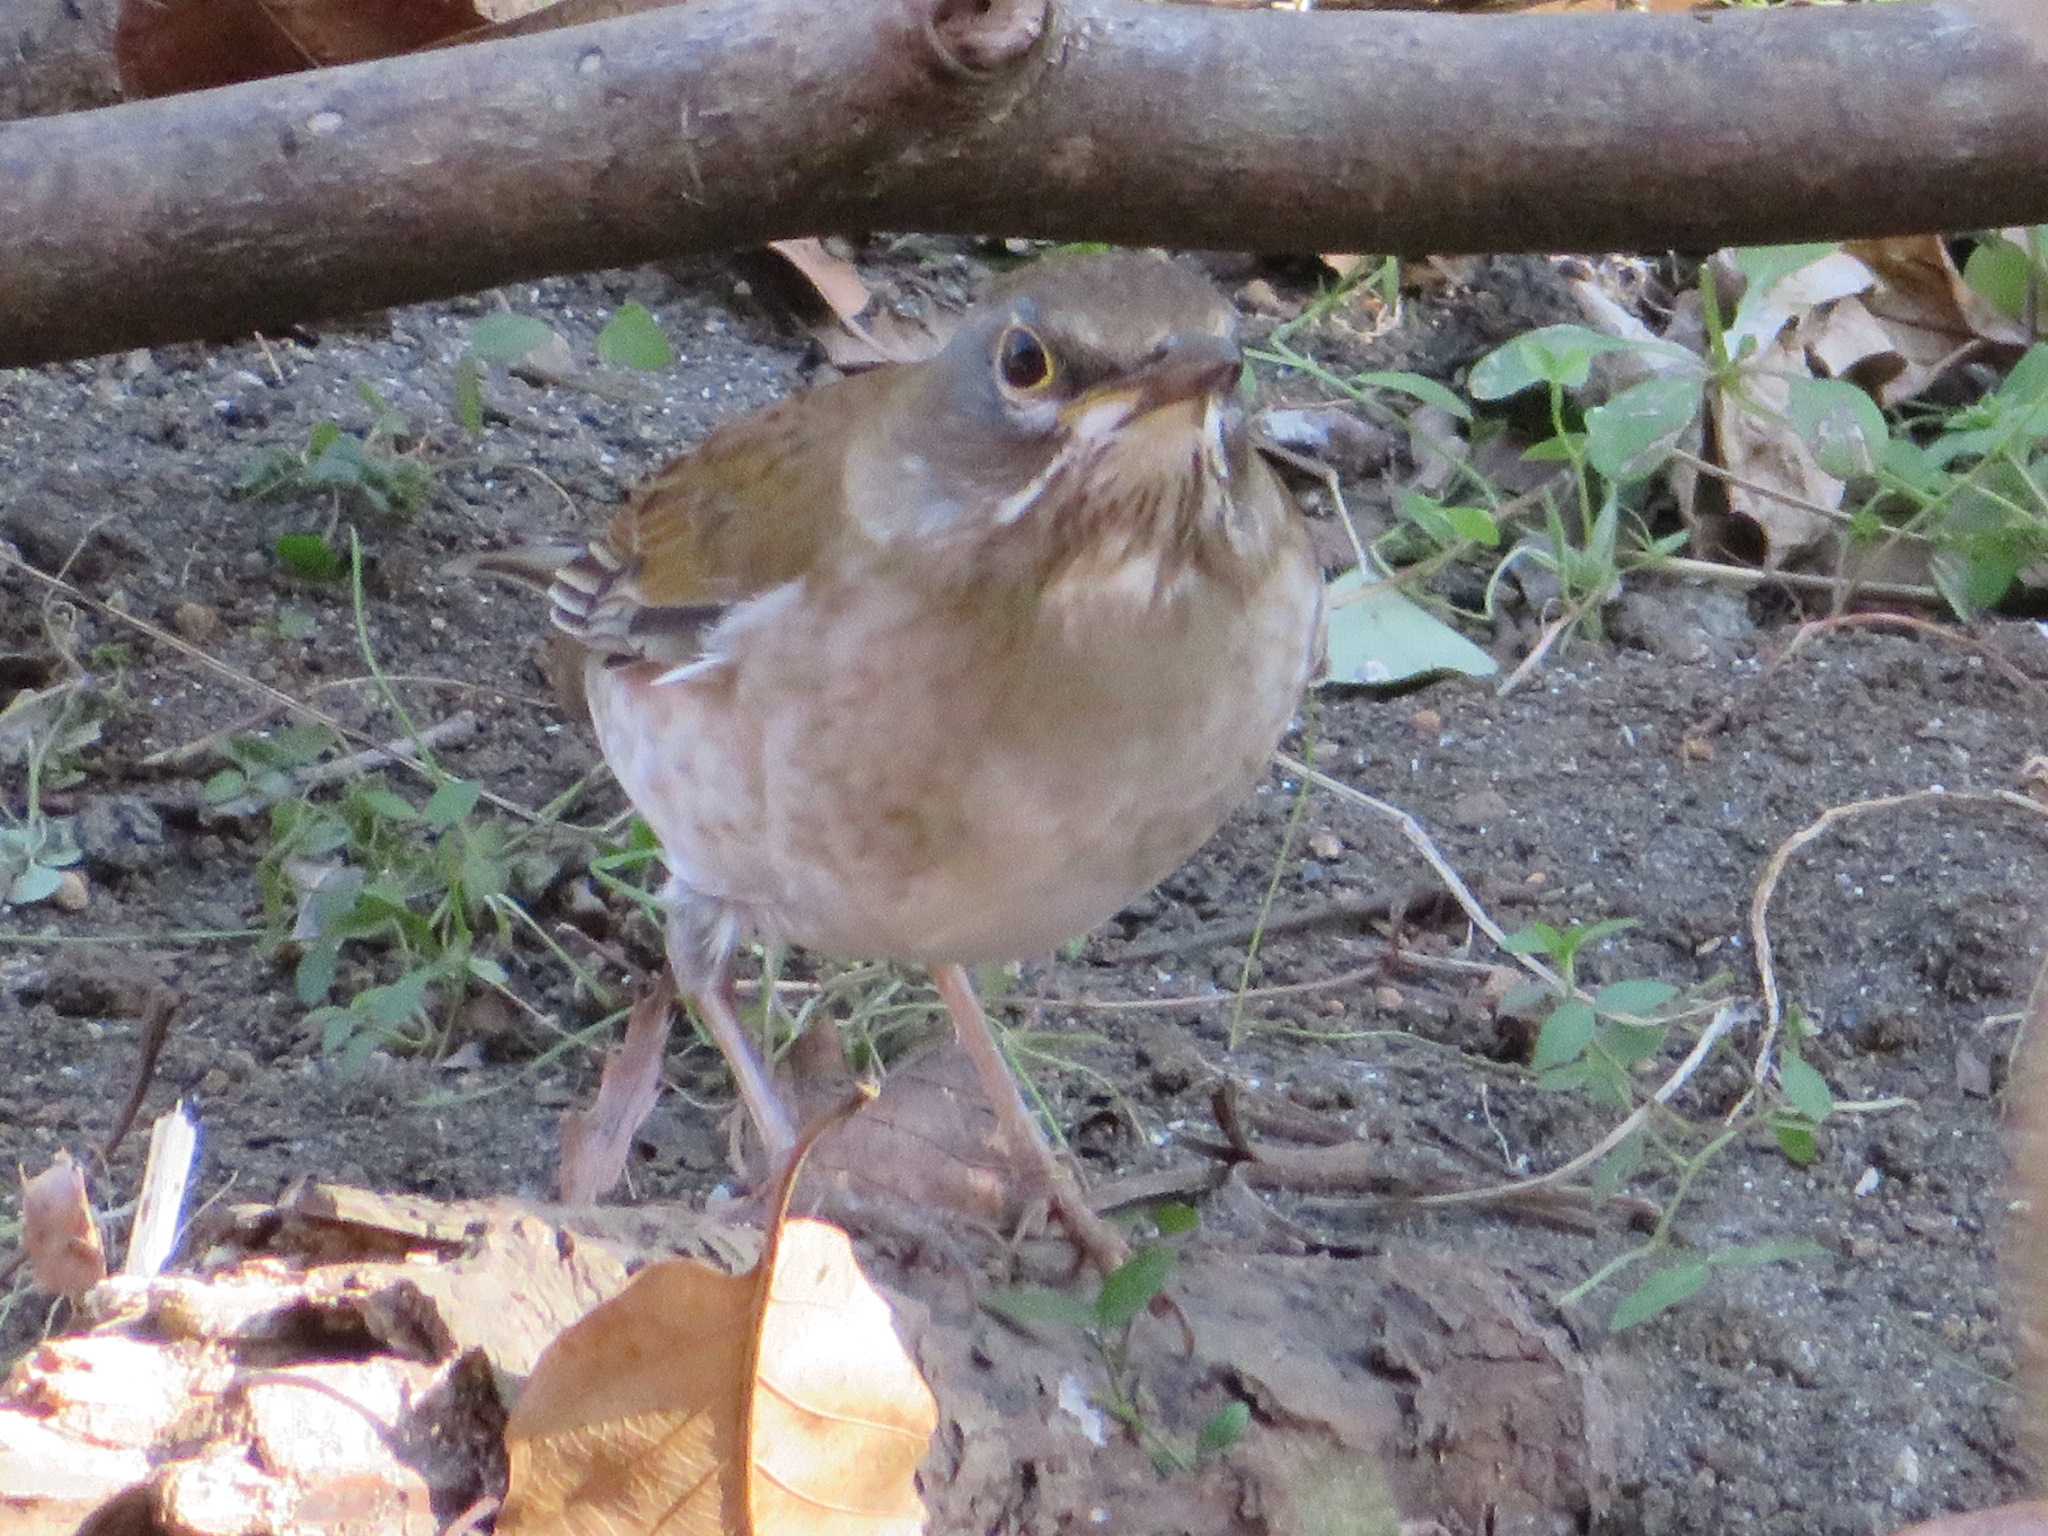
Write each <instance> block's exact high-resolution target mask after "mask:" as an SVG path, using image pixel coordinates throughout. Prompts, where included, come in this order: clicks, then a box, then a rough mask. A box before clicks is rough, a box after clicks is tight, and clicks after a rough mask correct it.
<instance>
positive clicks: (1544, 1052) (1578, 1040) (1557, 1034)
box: [1529, 998, 1594, 1072]
mask: <svg viewBox="0 0 2048 1536" xmlns="http://www.w3.org/2000/svg"><path fill="white" fill-rule="evenodd" d="M1593 1022H1594V1020H1593V1010H1592V1009H1591V1008H1589V1007H1587V1006H1586V1004H1584V1003H1582V1002H1580V1001H1579V1000H1578V999H1577V998H1573V999H1572V1000H1571V1001H1570V1002H1565V1003H1559V1004H1558V1005H1557V1007H1556V1008H1555V1009H1554V1010H1552V1012H1551V1015H1550V1017H1549V1018H1547V1019H1545V1020H1544V1021H1543V1028H1542V1029H1540V1030H1538V1031H1537V1033H1536V1052H1535V1054H1534V1055H1533V1056H1531V1057H1530V1058H1529V1065H1530V1067H1531V1068H1533V1069H1534V1070H1535V1071H1538V1072H1547V1071H1549V1070H1550V1069H1551V1068H1552V1067H1562V1066H1566V1065H1568V1064H1569V1063H1571V1062H1574V1061H1577V1060H1578V1059H1579V1057H1581V1056H1582V1055H1584V1054H1585V1051H1586V1047H1587V1046H1589V1045H1591V1044H1592V1043H1593Z"/></svg>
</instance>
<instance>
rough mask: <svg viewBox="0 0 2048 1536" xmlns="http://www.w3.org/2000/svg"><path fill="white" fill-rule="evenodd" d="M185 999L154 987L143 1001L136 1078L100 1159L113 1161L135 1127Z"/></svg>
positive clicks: (174, 993) (101, 1151)
mask: <svg viewBox="0 0 2048 1536" xmlns="http://www.w3.org/2000/svg"><path fill="white" fill-rule="evenodd" d="M182 1002H184V998H183V997H182V996H180V995H179V994H178V993H177V992H175V991H173V990H172V989H171V988H169V987H166V986H163V985H161V984H159V985H155V986H152V987H151V988H150V989H149V992H148V995H147V996H145V997H144V998H143V1000H142V1037H141V1039H140V1041H139V1042H138V1046H139V1050H138V1052H137V1055H136V1061H135V1079H134V1081H133V1082H132V1083H130V1084H129V1087H128V1099H127V1102H126V1103H124V1104H123V1105H122V1106H121V1112H120V1113H119V1114H117V1115H116V1116H114V1124H113V1126H112V1128H111V1129H109V1130H108V1132H107V1139H106V1140H105V1141H103V1142H101V1143H100V1160H101V1161H102V1162H111V1161H113V1157H114V1149H115V1148H116V1147H118V1146H120V1145H121V1141H122V1139H123V1138H124V1137H125V1136H127V1134H128V1130H129V1127H131V1126H133V1125H134V1124H135V1117H136V1116H137V1115H138V1114H140V1113H141V1111H142V1101H143V1099H144V1098H145V1097H147V1096H148V1093H149V1085H150V1081H151V1079H153V1078H154V1077H155V1076H156V1064H157V1060H158V1058H159V1057H161V1056H162V1055H163V1050H164V1042H165V1041H166V1040H168V1039H169V1038H170V1035H171V1021H172V1020H173V1019H175V1018H176V1017H177V1016H178V1005H179V1004H180V1003H182Z"/></svg>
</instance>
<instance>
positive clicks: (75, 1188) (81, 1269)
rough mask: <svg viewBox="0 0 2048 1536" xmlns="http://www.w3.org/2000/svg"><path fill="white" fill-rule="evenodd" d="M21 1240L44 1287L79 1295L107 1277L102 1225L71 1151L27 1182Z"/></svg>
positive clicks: (24, 1182) (24, 1183)
mask: <svg viewBox="0 0 2048 1536" xmlns="http://www.w3.org/2000/svg"><path fill="white" fill-rule="evenodd" d="M21 1243H22V1247H23V1249H24V1250H25V1251H26V1252H27V1254H28V1268H29V1273H30V1275H32V1276H33V1277H34V1279H35V1282H36V1284H37V1285H38V1286H40V1287H41V1288H42V1289H43V1290H46V1291H50V1292H53V1293H54V1294H56V1295H58V1296H79V1295H83V1294H84V1293H85V1292H86V1291H89V1290H91V1289H92V1288H93V1287H94V1286H96V1285H98V1284H99V1283H100V1281H102V1280H104V1279H106V1277H107V1255H106V1251H105V1249H103V1248H102V1247H101V1246H100V1229H99V1225H98V1223H96V1222H95V1221H94V1220H93V1217H92V1205H91V1204H90V1202H88V1201H87V1200H86V1198H85V1176H84V1175H83V1174H81V1173H80V1172H79V1171H78V1166H77V1164H75V1163H73V1162H72V1161H71V1154H70V1153H68V1152H59V1153H58V1154H57V1156H56V1160H55V1161H54V1162H52V1163H51V1164H50V1166H49V1167H47V1168H45V1169H44V1170H43V1171H42V1172H41V1173H39V1174H37V1175H36V1176H35V1177H34V1178H32V1179H23V1180H22V1181H21Z"/></svg>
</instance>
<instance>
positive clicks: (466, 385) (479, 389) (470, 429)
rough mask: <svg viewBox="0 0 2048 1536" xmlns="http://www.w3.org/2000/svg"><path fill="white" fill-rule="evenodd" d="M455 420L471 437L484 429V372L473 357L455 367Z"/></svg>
mask: <svg viewBox="0 0 2048 1536" xmlns="http://www.w3.org/2000/svg"><path fill="white" fill-rule="evenodd" d="M455 419H456V420H457V421H459V422H461V423H462V429H463V431H465V432H467V433H469V435H470V436H472V437H475V436H477V435H478V434H479V433H481V432H482V431H483V429H484V370H483V365H482V364H480V363H479V362H478V361H477V360H476V359H475V358H473V357H464V358H463V359H462V360H461V361H460V362H458V363H457V364H456V365H455Z"/></svg>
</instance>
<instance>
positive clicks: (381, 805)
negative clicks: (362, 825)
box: [355, 784, 420, 821]
mask: <svg viewBox="0 0 2048 1536" xmlns="http://www.w3.org/2000/svg"><path fill="white" fill-rule="evenodd" d="M355 800H356V803H357V804H358V805H360V806H361V807H362V808H363V809H364V810H366V811H368V812H369V813H370V814H371V815H372V816H376V817H378V818H380V819H381V820H384V821H417V820H418V819H419V814H420V813H419V812H418V811H417V810H415V809H414V808H413V804H412V802H411V801H410V800H408V799H406V798H405V797H404V796H403V795H400V794H397V793H394V792H393V791H391V790H388V789H386V788H384V786H383V785H381V784H366V785H364V786H363V787H362V788H361V789H358V790H357V791H356V794H355Z"/></svg>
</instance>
